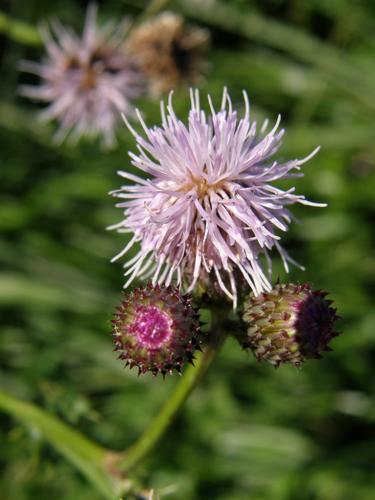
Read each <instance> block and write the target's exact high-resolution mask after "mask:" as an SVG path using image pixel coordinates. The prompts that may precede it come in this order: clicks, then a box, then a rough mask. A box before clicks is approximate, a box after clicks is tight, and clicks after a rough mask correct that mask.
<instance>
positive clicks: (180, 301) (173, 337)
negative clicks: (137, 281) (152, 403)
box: [112, 284, 200, 375]
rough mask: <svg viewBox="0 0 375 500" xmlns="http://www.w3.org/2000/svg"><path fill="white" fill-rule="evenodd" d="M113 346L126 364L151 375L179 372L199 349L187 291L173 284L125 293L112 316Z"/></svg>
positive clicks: (196, 327) (198, 330) (194, 318)
mask: <svg viewBox="0 0 375 500" xmlns="http://www.w3.org/2000/svg"><path fill="white" fill-rule="evenodd" d="M112 324H113V337H114V341H115V346H116V347H115V350H116V351H119V352H120V356H119V358H120V359H122V360H124V361H125V362H126V365H127V366H130V368H133V366H136V367H137V368H138V371H139V373H145V372H147V371H150V372H152V373H153V374H154V375H157V374H158V373H162V374H163V375H165V374H166V373H172V371H173V370H177V371H178V372H181V369H182V367H183V365H184V364H185V363H186V362H191V361H192V360H193V359H194V357H193V352H194V350H196V349H199V348H200V347H199V335H200V327H199V321H198V316H197V313H196V311H195V310H194V309H193V307H192V305H191V298H190V297H189V296H188V295H184V296H182V295H180V293H179V291H178V290H177V289H176V288H172V287H167V288H165V287H160V286H155V287H153V286H152V285H151V284H148V285H147V286H146V287H145V288H136V289H134V290H133V291H132V292H130V293H129V294H127V295H126V296H125V297H124V299H123V301H122V302H121V305H120V307H119V308H118V309H117V311H116V314H115V319H114V320H112Z"/></svg>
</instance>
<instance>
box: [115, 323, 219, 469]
mask: <svg viewBox="0 0 375 500" xmlns="http://www.w3.org/2000/svg"><path fill="white" fill-rule="evenodd" d="M216 323H218V321H216ZM218 326H219V324H218ZM214 333H215V338H214V339H213V340H211V341H210V343H208V344H207V346H206V348H205V349H204V351H203V353H200V355H199V356H197V359H196V360H195V362H194V366H189V368H188V369H187V370H186V371H185V373H184V375H183V377H182V379H181V381H180V382H179V384H178V385H177V387H176V389H175V391H174V393H173V394H172V396H171V397H170V398H169V399H168V400H167V402H166V404H165V405H164V406H163V407H162V409H161V410H160V412H159V413H158V414H157V415H156V417H155V418H154V419H153V420H152V421H151V423H150V424H149V426H148V428H147V429H146V430H145V431H144V432H143V434H142V435H141V437H140V438H139V439H138V441H137V442H136V443H135V444H134V445H133V446H132V447H131V448H129V449H128V450H127V451H126V452H125V453H124V455H123V458H122V459H121V460H120V461H119V462H118V463H117V464H116V465H117V468H118V469H120V470H124V471H128V470H129V469H131V468H133V467H135V466H136V465H137V464H138V463H139V462H141V460H142V459H143V458H144V457H145V456H147V454H148V453H149V452H150V451H151V450H152V448H153V447H154V446H155V445H156V444H157V442H158V441H159V439H160V438H161V437H162V436H163V434H164V433H165V431H166V430H167V429H168V427H169V426H170V425H171V423H172V421H173V419H174V418H175V416H176V414H177V413H178V411H179V410H180V409H181V407H182V406H183V404H184V403H185V401H186V399H187V398H188V396H189V395H190V393H191V392H192V391H193V390H194V388H195V387H196V386H197V384H198V383H199V382H200V380H201V379H202V377H203V376H204V374H205V373H206V371H207V369H208V367H209V366H210V364H211V362H212V361H213V359H214V358H215V357H216V354H217V353H218V352H219V350H220V347H221V346H222V344H223V343H224V340H225V338H226V336H225V334H223V333H221V332H220V331H216V332H214Z"/></svg>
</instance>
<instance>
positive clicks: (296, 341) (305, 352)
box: [239, 283, 338, 367]
mask: <svg viewBox="0 0 375 500" xmlns="http://www.w3.org/2000/svg"><path fill="white" fill-rule="evenodd" d="M326 296H327V293H326V292H322V291H313V290H312V289H311V286H310V285H309V284H307V283H306V284H303V285H294V284H292V283H289V284H286V285H285V284H283V285H281V284H278V285H276V286H275V288H274V289H273V290H271V291H270V292H265V293H262V294H261V295H260V296H258V297H254V296H250V297H249V298H248V299H247V300H246V301H245V304H244V314H243V320H244V322H245V323H246V325H247V332H246V334H245V335H244V336H243V337H241V338H239V340H240V342H241V344H242V345H243V347H244V348H249V349H251V350H252V351H253V353H254V355H255V357H256V358H257V359H258V361H261V360H266V361H269V362H270V363H272V364H273V365H275V366H279V365H280V364H281V363H291V364H293V365H294V366H297V367H299V366H300V365H301V364H302V363H303V361H305V360H306V359H308V358H321V352H322V351H331V350H332V349H331V348H330V347H328V344H329V342H330V341H331V339H332V338H333V337H336V336H337V335H338V333H337V332H335V331H334V322H335V321H336V319H338V316H337V315H336V309H335V308H333V307H331V306H332V300H327V299H326V298H325V297H326Z"/></svg>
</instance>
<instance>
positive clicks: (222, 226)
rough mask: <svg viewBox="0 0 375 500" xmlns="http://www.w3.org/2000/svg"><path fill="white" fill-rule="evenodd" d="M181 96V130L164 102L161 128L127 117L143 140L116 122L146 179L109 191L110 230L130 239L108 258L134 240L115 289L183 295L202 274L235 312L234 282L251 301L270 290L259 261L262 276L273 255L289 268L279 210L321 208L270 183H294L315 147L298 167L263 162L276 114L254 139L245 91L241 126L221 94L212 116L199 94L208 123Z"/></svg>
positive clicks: (274, 144)
mask: <svg viewBox="0 0 375 500" xmlns="http://www.w3.org/2000/svg"><path fill="white" fill-rule="evenodd" d="M190 96H191V110H190V112H189V118H188V124H187V125H185V124H184V123H183V122H182V121H180V120H179V119H178V118H177V116H176V114H175V112H174V110H173V106H172V94H170V98H169V102H168V105H167V109H166V110H165V109H164V105H163V103H162V107H161V114H162V126H161V127H153V128H148V127H147V126H146V124H145V123H144V121H143V119H142V117H141V115H140V113H139V112H138V111H137V115H138V118H139V120H140V122H141V125H142V127H143V129H144V133H145V136H146V137H145V138H144V137H142V136H141V135H139V134H138V133H137V132H136V131H135V130H134V129H133V128H132V127H131V125H130V124H129V123H128V121H127V120H126V118H125V117H124V119H125V121H126V124H127V126H128V128H129V130H130V131H131V132H132V133H133V135H134V137H135V138H136V140H137V147H138V150H139V152H138V154H134V153H132V152H130V153H129V155H130V157H131V159H132V164H133V165H134V166H135V167H137V168H138V169H140V170H142V171H143V172H145V173H146V174H147V175H148V179H143V178H141V177H139V176H137V175H134V174H131V173H129V172H123V171H121V172H119V175H121V176H122V177H124V178H125V179H127V180H130V181H134V182H135V184H132V185H124V186H122V187H121V188H120V189H118V190H116V191H113V192H112V193H111V194H113V195H114V196H116V197H118V198H121V199H123V200H124V201H121V202H120V203H118V205H117V206H118V207H120V208H122V209H124V215H125V218H124V220H123V221H121V222H120V223H119V224H116V225H114V226H112V227H111V228H112V229H114V228H115V229H117V230H118V231H119V232H123V233H133V236H132V237H131V239H130V241H129V243H128V244H127V245H126V247H125V248H124V249H123V250H122V251H121V252H120V253H119V254H118V255H117V256H116V257H114V259H113V260H116V259H117V258H119V257H121V256H122V255H124V254H125V253H126V252H127V251H128V250H129V249H130V248H131V247H132V246H133V245H134V244H136V243H137V242H139V243H140V250H139V251H138V253H137V254H136V255H135V256H134V257H133V258H132V259H131V260H129V261H128V262H126V263H125V266H124V267H125V269H126V271H125V275H126V276H128V280H127V282H126V284H125V287H127V286H128V285H129V284H130V283H131V282H132V280H133V279H134V278H135V277H150V276H152V282H153V284H156V283H159V284H162V283H164V284H165V285H166V286H168V285H169V284H170V283H171V282H172V281H175V282H176V283H177V285H178V286H180V287H183V288H184V289H185V290H186V291H187V292H190V291H192V290H193V289H194V287H195V286H196V284H197V283H198V282H199V281H200V280H201V279H202V278H206V277H207V276H208V279H209V280H210V282H211V283H212V284H214V285H215V286H218V287H219V288H220V290H221V291H222V292H223V293H225V294H226V295H227V296H228V297H229V298H230V299H231V300H232V301H233V306H234V307H236V304H237V295H238V288H239V286H238V284H239V276H240V277H241V279H242V280H245V281H246V282H247V284H248V286H249V287H250V288H251V290H252V291H253V292H254V294H255V295H259V294H260V293H262V292H263V291H266V290H270V289H271V285H270V282H269V280H268V278H267V277H266V275H265V273H264V271H263V269H262V265H261V263H260V261H259V257H260V255H265V256H266V259H267V261H268V268H269V272H270V266H271V260H270V257H269V251H270V250H271V249H272V248H274V247H275V248H276V249H277V250H278V252H279V253H280V255H281V258H282V260H283V262H284V266H285V269H286V270H287V271H288V262H289V261H290V262H293V260H292V259H291V258H290V257H289V255H288V254H287V252H286V251H285V250H284V249H283V248H282V247H281V246H280V243H279V239H280V236H279V235H278V234H277V231H279V230H281V231H286V230H287V229H288V224H289V223H290V222H291V214H290V212H289V210H288V209H287V206H288V205H292V204H294V203H301V204H305V205H316V206H324V205H318V204H314V203H311V202H309V201H307V200H306V199H305V197H304V196H301V195H296V194H294V188H291V189H289V190H288V191H283V190H281V189H279V188H277V187H275V186H273V185H272V183H273V182H274V181H277V180H279V179H286V178H294V177H298V176H301V175H302V174H301V173H299V170H300V166H301V165H302V164H303V163H305V162H306V161H308V160H309V159H310V158H311V157H312V156H314V154H315V153H316V152H317V151H318V149H319V148H317V149H315V150H314V151H313V152H312V153H311V154H310V155H308V156H307V157H306V158H304V159H301V160H290V161H286V162H282V163H279V162H278V161H273V162H272V161H270V158H271V157H272V156H273V155H274V154H275V153H276V151H277V150H278V148H279V147H280V142H281V138H282V136H283V134H284V130H278V127H279V123H280V116H279V118H278V119H277V122H276V124H275V126H274V127H273V129H272V130H270V131H269V132H266V127H267V122H265V123H264V125H263V126H262V128H261V130H260V132H259V133H257V125H256V122H254V121H253V122H251V121H250V108H249V102H248V98H247V95H246V93H245V92H244V99H245V114H244V117H243V118H241V119H240V118H239V117H238V115H237V111H235V110H233V109H232V103H231V100H230V97H229V95H228V93H227V90H226V89H224V92H223V98H222V103H221V108H220V110H219V111H216V110H215V109H214V107H213V104H212V102H211V99H210V97H209V96H208V102H209V105H210V109H211V115H210V116H209V117H207V115H206V113H205V112H204V111H203V110H202V109H201V108H200V103H199V92H198V91H197V90H195V91H193V90H191V94H190ZM295 171H297V172H295Z"/></svg>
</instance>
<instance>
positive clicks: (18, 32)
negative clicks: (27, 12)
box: [0, 12, 42, 46]
mask: <svg viewBox="0 0 375 500" xmlns="http://www.w3.org/2000/svg"><path fill="white" fill-rule="evenodd" d="M0 33H4V34H6V35H7V36H8V37H9V38H11V39H12V40H14V41H15V42H18V43H24V44H25V45H32V46H40V45H41V44H42V39H41V37H40V35H39V32H38V30H37V29H36V28H35V27H34V26H32V25H30V24H28V23H25V22H24V21H18V20H17V19H12V18H11V17H9V16H7V15H6V14H5V13H4V12H0Z"/></svg>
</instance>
